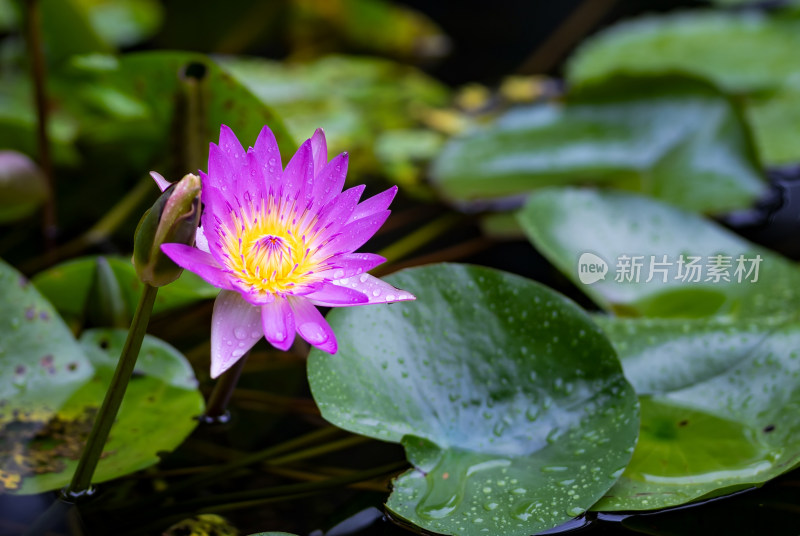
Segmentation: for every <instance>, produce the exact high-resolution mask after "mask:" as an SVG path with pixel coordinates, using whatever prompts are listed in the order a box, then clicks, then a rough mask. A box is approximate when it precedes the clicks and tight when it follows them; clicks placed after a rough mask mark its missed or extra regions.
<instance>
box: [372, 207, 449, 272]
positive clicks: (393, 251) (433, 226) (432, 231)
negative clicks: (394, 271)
mask: <svg viewBox="0 0 800 536" xmlns="http://www.w3.org/2000/svg"><path fill="white" fill-rule="evenodd" d="M459 221H461V216H459V215H458V214H453V213H448V214H445V215H444V216H440V217H438V218H436V219H435V220H433V221H432V222H430V223H428V224H426V225H423V226H422V227H420V228H419V229H417V230H416V231H414V232H412V233H409V234H407V235H406V236H404V237H403V238H401V239H400V240H398V241H397V242H395V243H393V244H392V245H391V246H387V247H385V248H383V249H382V250H381V251H379V252H378V254H379V255H381V256H382V257H386V261H387V263H386V264H389V263H392V262H396V261H397V260H398V259H401V258H403V257H405V256H406V255H408V254H409V253H411V252H413V251H416V250H417V249H419V248H421V247H422V246H424V245H425V244H427V243H428V242H431V241H432V240H434V239H436V238H438V237H439V236H441V235H442V234H443V233H444V232H445V231H447V230H449V229H450V228H452V227H453V226H455V225H456V224H457V223H458V222H459Z"/></svg>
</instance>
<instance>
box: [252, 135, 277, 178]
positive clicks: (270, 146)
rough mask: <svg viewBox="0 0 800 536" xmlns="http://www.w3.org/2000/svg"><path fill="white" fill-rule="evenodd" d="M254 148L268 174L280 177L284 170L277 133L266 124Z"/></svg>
mask: <svg viewBox="0 0 800 536" xmlns="http://www.w3.org/2000/svg"><path fill="white" fill-rule="evenodd" d="M253 149H255V152H256V156H257V157H258V159H259V160H261V165H262V166H263V167H264V168H265V169H266V171H267V175H268V176H270V177H272V176H274V177H275V178H278V177H280V173H281V172H282V170H283V164H282V163H281V152H280V151H279V150H278V142H277V141H275V135H274V134H273V133H272V131H271V130H270V129H269V127H267V126H265V127H264V128H262V129H261V133H260V134H259V135H258V138H257V139H256V144H255V145H254V146H253Z"/></svg>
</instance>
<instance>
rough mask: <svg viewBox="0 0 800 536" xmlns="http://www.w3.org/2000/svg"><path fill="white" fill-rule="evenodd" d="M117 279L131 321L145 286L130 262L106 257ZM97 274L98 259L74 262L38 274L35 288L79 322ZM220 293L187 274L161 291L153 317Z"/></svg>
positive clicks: (67, 316)
mask: <svg viewBox="0 0 800 536" xmlns="http://www.w3.org/2000/svg"><path fill="white" fill-rule="evenodd" d="M105 259H106V261H108V264H109V266H110V267H111V270H112V272H113V274H114V276H115V277H116V280H117V283H118V284H119V289H120V290H121V291H122V297H123V299H124V302H125V306H126V308H127V310H128V312H129V315H130V318H132V317H133V313H134V312H135V311H136V305H137V303H138V302H139V295H140V294H141V290H142V283H141V281H139V278H138V277H137V276H136V270H135V269H134V267H133V265H132V264H131V261H130V259H125V258H121V257H105ZM96 270H97V257H96V256H91V257H82V258H80V259H73V260H70V261H67V262H64V263H62V264H59V265H57V266H54V267H52V268H49V269H47V270H44V271H43V272H40V273H38V274H36V276H34V278H33V284H34V285H36V288H38V289H39V291H40V292H41V293H42V294H44V295H45V297H47V299H48V300H50V302H51V303H52V304H53V305H55V307H56V309H58V311H59V312H60V313H61V314H62V315H63V316H64V317H65V318H67V319H68V320H80V319H82V318H84V317H85V315H86V314H87V311H86V307H87V304H88V302H89V296H90V291H91V289H92V282H93V280H94V278H95V271H96ZM217 294H219V289H217V288H215V287H212V286H211V285H209V284H208V283H206V282H205V281H203V280H202V279H200V278H199V277H198V276H196V275H195V274H193V273H191V272H187V271H184V272H183V274H181V277H180V278H179V279H178V280H177V281H175V282H173V283H171V284H169V285H167V286H165V287H163V288H161V289H159V292H158V296H156V302H155V305H154V306H153V313H154V314H158V313H162V312H165V311H169V310H171V309H176V308H179V307H185V306H186V305H190V304H192V303H195V302H197V301H201V300H206V299H211V298H216V296H217Z"/></svg>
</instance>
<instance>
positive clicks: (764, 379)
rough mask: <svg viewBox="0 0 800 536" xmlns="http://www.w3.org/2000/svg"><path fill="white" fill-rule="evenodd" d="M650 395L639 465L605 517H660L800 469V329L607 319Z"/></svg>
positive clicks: (629, 372)
mask: <svg viewBox="0 0 800 536" xmlns="http://www.w3.org/2000/svg"><path fill="white" fill-rule="evenodd" d="M599 320H601V325H602V326H603V328H604V329H605V331H606V333H607V334H608V335H609V337H610V338H611V340H612V342H613V343H614V346H615V348H616V349H617V351H618V353H619V355H620V359H621V360H622V364H623V368H624V370H625V375H626V377H627V378H628V379H629V380H630V381H631V383H632V384H633V386H634V388H635V389H636V391H637V393H638V394H639V395H640V396H641V403H642V425H641V432H640V434H639V442H638V444H637V446H636V450H635V452H634V454H633V459H632V460H631V463H630V464H629V465H628V467H627V468H626V469H625V472H624V473H623V475H622V478H620V480H619V481H618V482H617V484H616V485H615V486H614V487H613V488H612V489H611V491H609V492H608V494H607V495H606V497H604V498H603V499H602V500H601V501H600V502H599V503H598V504H597V505H596V506H595V507H594V509H597V510H651V509H657V508H664V507H668V506H675V505H679V504H683V503H686V502H689V501H693V500H697V499H702V498H709V497H714V496H718V495H723V494H726V493H730V492H733V491H736V490H739V489H743V488H748V487H751V486H753V485H759V484H761V483H764V482H766V481H767V480H770V479H772V478H775V477H776V476H778V475H780V474H782V473H784V472H786V471H789V470H791V469H793V468H794V467H797V466H798V465H799V464H800V425H799V424H798V420H797V414H798V410H800V324H798V323H797V322H796V321H793V322H791V323H787V324H784V325H781V326H776V325H771V324H767V323H763V322H762V323H752V322H750V323H735V324H729V323H721V322H718V321H700V320H694V321H691V322H686V321H680V320H661V319H658V320H653V319H636V320H632V319H627V320H625V319H613V318H607V319H599Z"/></svg>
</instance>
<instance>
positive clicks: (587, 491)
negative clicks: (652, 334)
mask: <svg viewBox="0 0 800 536" xmlns="http://www.w3.org/2000/svg"><path fill="white" fill-rule="evenodd" d="M387 280H388V281H389V282H391V284H393V285H396V286H398V287H400V288H403V289H407V290H408V291H411V292H413V293H414V294H415V295H416V296H417V301H415V302H406V303H398V304H392V305H390V306H370V307H354V308H348V309H344V308H342V309H336V310H333V311H332V312H331V313H330V314H329V315H328V321H329V322H330V324H331V326H332V327H333V329H334V331H335V332H336V336H337V338H338V340H339V351H338V353H337V354H336V355H335V356H331V355H328V354H323V353H322V352H317V351H312V352H311V355H310V357H309V363H308V374H309V381H310V384H311V390H312V393H313V395H314V398H315V400H316V401H317V404H318V406H319V408H320V410H321V412H322V415H323V417H325V418H326V419H327V420H329V421H330V422H332V423H334V424H335V425H337V426H339V427H341V428H345V429H347V430H350V431H352V432H356V433H359V434H363V435H367V436H370V437H374V438H377V439H381V440H384V441H391V442H396V443H402V444H403V445H404V447H405V449H406V453H407V456H408V459H409V461H410V462H411V463H412V464H413V465H414V468H413V469H411V470H409V471H407V472H406V473H404V474H403V475H401V476H400V477H398V478H397V479H396V480H395V482H394V491H393V493H392V495H391V496H390V497H389V500H388V503H387V507H388V508H389V510H390V511H391V512H392V513H393V515H395V516H397V517H399V518H402V519H404V520H406V521H408V522H410V523H413V524H415V525H417V526H419V527H422V528H423V529H426V530H429V531H433V532H437V533H444V534H459V535H471V534H483V533H489V534H505V535H508V536H514V535H528V534H531V533H535V532H539V531H541V530H545V529H548V528H551V527H554V526H556V525H559V524H561V523H563V522H565V521H567V520H568V519H570V518H572V517H574V516H576V515H578V514H580V513H582V512H583V511H585V510H586V509H588V508H589V507H590V506H591V505H592V504H594V502H595V501H596V500H597V499H598V498H599V497H600V496H602V495H603V493H605V491H606V490H608V489H609V487H610V486H611V485H612V484H613V483H614V482H615V480H616V479H617V477H618V476H619V475H620V474H621V473H622V470H623V469H624V467H625V465H626V464H627V461H628V459H629V456H630V454H631V453H632V452H633V445H634V443H635V440H636V434H637V429H638V408H637V404H636V398H635V395H634V393H633V391H632V390H631V388H630V386H629V385H628V383H627V382H626V380H625V378H624V377H623V376H622V374H621V370H620V367H619V364H618V362H617V359H616V356H615V354H614V352H613V350H612V348H611V347H610V345H609V343H608V342H607V340H606V339H605V337H604V336H603V335H602V333H601V332H600V331H599V329H598V328H597V327H596V326H595V325H594V324H593V323H592V322H591V320H590V319H589V317H588V316H587V315H586V314H585V313H584V312H583V311H582V310H580V309H579V308H578V307H577V306H576V305H575V304H573V303H572V302H570V301H569V300H568V299H566V298H564V297H563V296H561V295H559V294H557V293H555V292H553V291H552V290H549V289H548V288H546V287H543V286H541V285H539V284H537V283H535V282H532V281H529V280H526V279H523V278H521V277H518V276H515V275H511V274H508V273H504V272H500V271H496V270H491V269H488V268H482V267H477V266H466V265H454V264H453V265H451V264H442V265H432V266H427V267H422V268H415V269H409V270H405V271H402V272H399V273H397V274H394V275H392V276H390V277H388V278H387Z"/></svg>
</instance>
